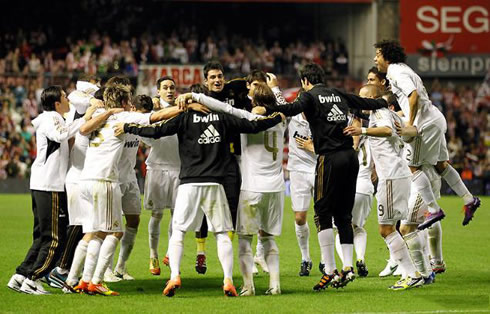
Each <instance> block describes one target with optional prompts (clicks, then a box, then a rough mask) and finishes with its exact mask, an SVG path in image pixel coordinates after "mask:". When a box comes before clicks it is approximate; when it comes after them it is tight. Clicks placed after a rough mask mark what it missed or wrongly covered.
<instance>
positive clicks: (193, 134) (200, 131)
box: [124, 112, 281, 184]
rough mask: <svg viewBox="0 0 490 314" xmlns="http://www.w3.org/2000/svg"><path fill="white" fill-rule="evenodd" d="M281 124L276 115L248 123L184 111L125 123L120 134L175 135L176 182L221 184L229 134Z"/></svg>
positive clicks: (227, 157)
mask: <svg viewBox="0 0 490 314" xmlns="http://www.w3.org/2000/svg"><path fill="white" fill-rule="evenodd" d="M279 122H281V116H280V115H279V114H277V113H276V114H273V115H271V116H268V117H264V118H262V119H257V120H254V121H248V120H246V119H239V118H235V117H233V116H230V115H227V114H225V113H219V112H212V113H210V114H203V113H200V112H186V113H183V114H180V115H179V116H177V117H175V118H172V119H169V120H166V121H163V122H162V123H159V124H157V125H152V126H149V127H141V126H138V125H134V124H126V125H125V126H124V132H126V133H131V134H136V135H139V136H143V137H151V138H160V137H162V136H168V135H173V134H177V136H178V139H179V155H180V160H181V169H180V182H181V184H185V183H199V182H216V183H222V181H223V178H224V177H225V175H226V169H227V165H228V163H229V162H230V159H231V158H232V156H231V154H230V151H229V147H228V143H229V141H228V139H229V136H230V135H231V134H232V133H233V132H238V133H258V132H260V131H263V130H266V129H268V128H270V127H272V126H274V125H276V124H278V123H279Z"/></svg>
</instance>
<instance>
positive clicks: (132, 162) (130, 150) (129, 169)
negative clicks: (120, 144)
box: [119, 134, 140, 183]
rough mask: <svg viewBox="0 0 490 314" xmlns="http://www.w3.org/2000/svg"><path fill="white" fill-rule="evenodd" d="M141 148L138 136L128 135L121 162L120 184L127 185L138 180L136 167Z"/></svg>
mask: <svg viewBox="0 0 490 314" xmlns="http://www.w3.org/2000/svg"><path fill="white" fill-rule="evenodd" d="M139 146H140V140H139V137H138V136H135V135H133V134H126V140H125V141H124V148H123V152H122V155H121V159H120V160H119V182H121V183H127V182H133V181H135V180H136V171H135V170H134V167H136V155H137V154H138V147H139Z"/></svg>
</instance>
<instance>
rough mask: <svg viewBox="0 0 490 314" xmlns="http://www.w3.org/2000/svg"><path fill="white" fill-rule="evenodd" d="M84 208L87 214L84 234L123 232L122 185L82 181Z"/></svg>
mask: <svg viewBox="0 0 490 314" xmlns="http://www.w3.org/2000/svg"><path fill="white" fill-rule="evenodd" d="M79 187H80V195H81V200H82V208H83V211H84V213H85V218H84V220H83V233H88V232H96V231H104V232H122V231H123V224H122V208H121V207H122V205H121V198H122V194H121V189H120V184H119V183H116V182H109V181H92V180H88V181H80V183H79Z"/></svg>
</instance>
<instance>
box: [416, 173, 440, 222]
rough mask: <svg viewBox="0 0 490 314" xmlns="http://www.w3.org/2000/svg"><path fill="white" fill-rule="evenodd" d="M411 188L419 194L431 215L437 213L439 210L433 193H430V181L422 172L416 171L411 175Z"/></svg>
mask: <svg viewBox="0 0 490 314" xmlns="http://www.w3.org/2000/svg"><path fill="white" fill-rule="evenodd" d="M411 188H412V189H413V191H417V192H418V193H419V194H420V196H421V197H422V199H423V200H424V202H425V204H427V207H428V209H429V211H430V212H431V213H432V214H435V213H437V212H438V211H439V210H440V209H441V208H440V207H439V205H438V204H437V201H436V198H435V196H434V192H432V186H431V185H430V180H429V178H428V177H427V175H426V174H425V173H424V172H423V171H421V170H417V171H415V172H414V173H413V175H412V184H411Z"/></svg>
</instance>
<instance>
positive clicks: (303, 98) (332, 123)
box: [275, 84, 388, 155]
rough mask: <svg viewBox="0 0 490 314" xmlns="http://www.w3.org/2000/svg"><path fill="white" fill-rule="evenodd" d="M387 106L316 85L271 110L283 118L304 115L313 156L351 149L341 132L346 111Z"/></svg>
mask: <svg viewBox="0 0 490 314" xmlns="http://www.w3.org/2000/svg"><path fill="white" fill-rule="evenodd" d="M387 106H388V104H387V102H386V101H385V100H384V99H369V98H361V97H359V96H356V95H352V94H348V93H344V92H342V91H339V90H337V89H335V88H327V87H326V86H325V85H324V84H317V85H315V86H314V87H313V88H312V89H311V90H309V91H308V92H303V93H301V94H300V96H299V97H298V98H297V99H296V100H295V101H294V102H293V103H289V104H286V105H282V106H276V107H275V111H279V112H282V113H284V114H285V115H287V116H295V115H297V114H299V113H301V112H304V114H305V117H306V120H308V122H309V123H310V129H311V134H312V137H313V145H314V147H315V153H317V154H319V155H324V154H327V153H329V152H333V151H338V150H344V149H352V145H353V142H352V137H351V136H346V135H344V133H343V130H344V128H346V127H347V115H348V113H349V109H365V110H375V109H379V108H384V107H387Z"/></svg>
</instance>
